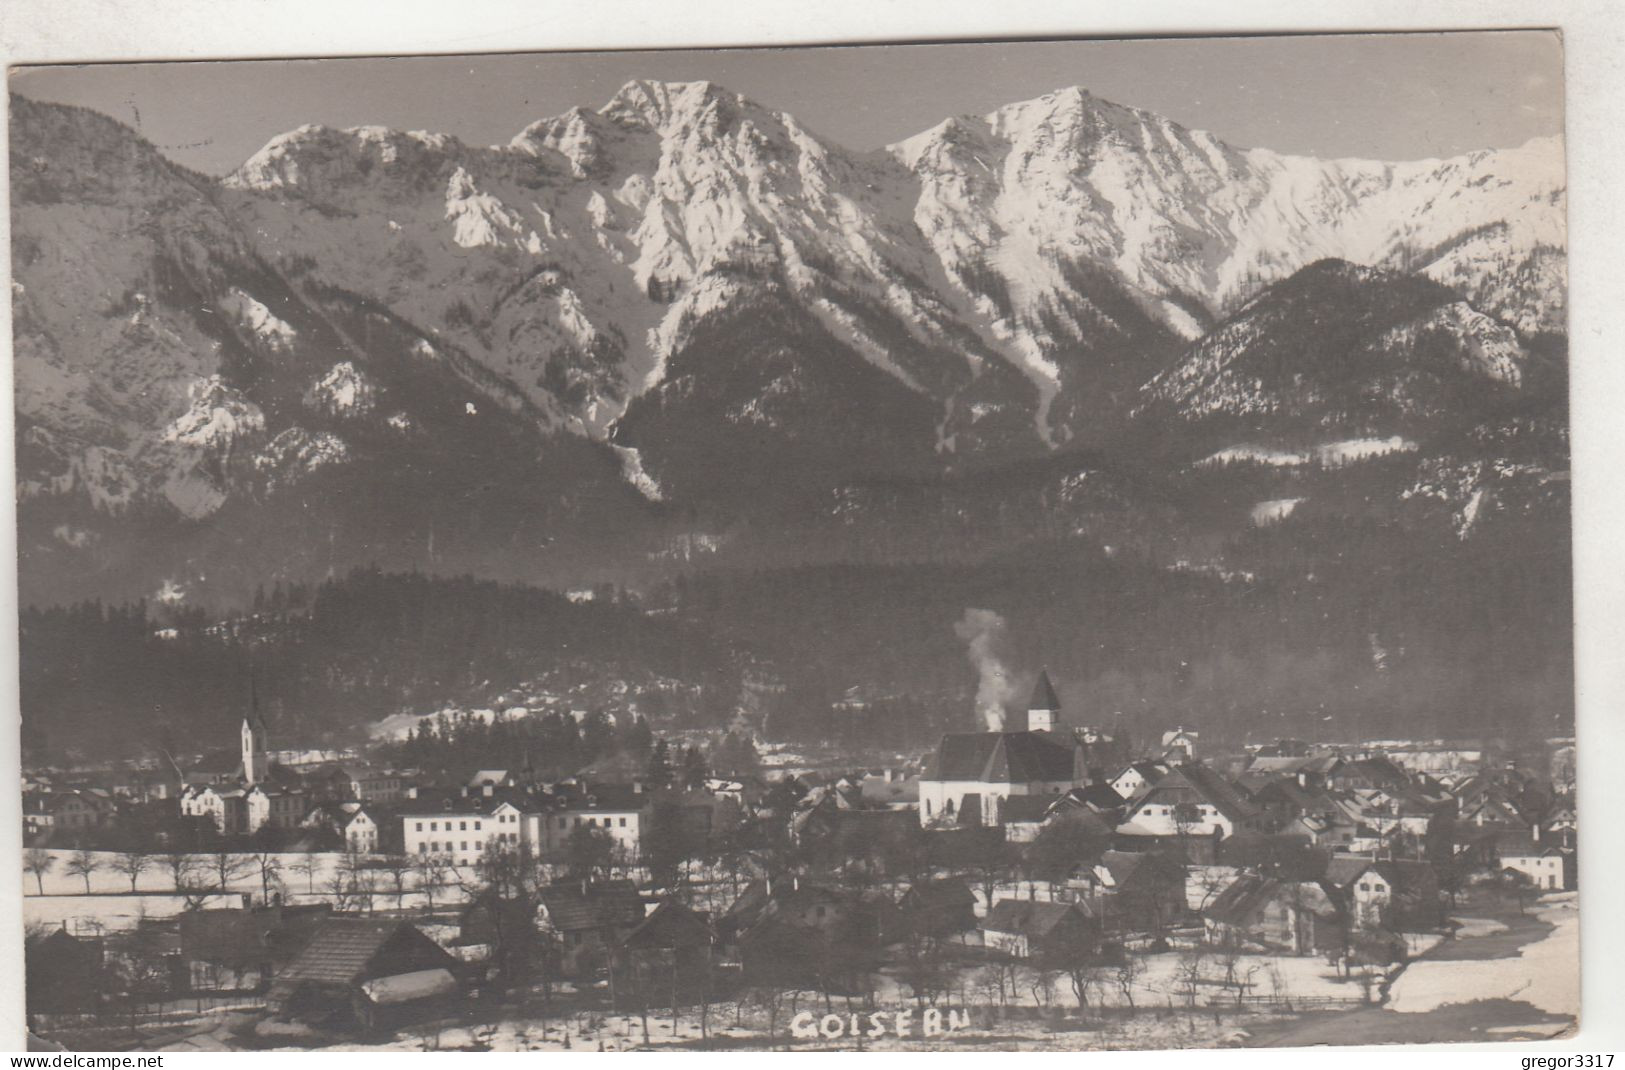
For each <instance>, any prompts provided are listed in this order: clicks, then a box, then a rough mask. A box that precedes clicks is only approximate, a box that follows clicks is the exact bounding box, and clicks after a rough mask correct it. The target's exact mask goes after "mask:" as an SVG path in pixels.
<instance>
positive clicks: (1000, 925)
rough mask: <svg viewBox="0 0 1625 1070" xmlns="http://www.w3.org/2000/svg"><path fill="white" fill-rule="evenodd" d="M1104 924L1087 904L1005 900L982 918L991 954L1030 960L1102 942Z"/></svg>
mask: <svg viewBox="0 0 1625 1070" xmlns="http://www.w3.org/2000/svg"><path fill="white" fill-rule="evenodd" d="M1099 934H1100V923H1099V919H1098V918H1096V917H1095V916H1094V914H1093V913H1092V912H1091V911H1090V909H1089V908H1088V906H1086V905H1085V904H1083V903H1076V902H1075V903H1054V902H1045V901H1043V900H1036V899H1001V900H999V901H998V902H996V903H994V904H993V909H991V910H989V911H988V912H987V917H985V918H983V919H982V945H983V946H984V947H986V948H987V950H988V951H989V952H990V953H994V954H1004V955H1008V956H1010V957H1011V958H1017V959H1030V958H1038V957H1041V956H1043V955H1045V954H1049V953H1055V952H1059V951H1062V950H1063V949H1069V948H1087V947H1090V946H1093V945H1095V944H1097V943H1098V942H1099Z"/></svg>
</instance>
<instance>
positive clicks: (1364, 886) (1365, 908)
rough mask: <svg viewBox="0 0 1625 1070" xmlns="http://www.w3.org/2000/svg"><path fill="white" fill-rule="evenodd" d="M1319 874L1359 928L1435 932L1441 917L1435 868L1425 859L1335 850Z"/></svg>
mask: <svg viewBox="0 0 1625 1070" xmlns="http://www.w3.org/2000/svg"><path fill="white" fill-rule="evenodd" d="M1324 880H1325V881H1326V883H1327V884H1329V885H1331V886H1333V887H1335V888H1336V889H1338V891H1339V892H1340V893H1341V895H1342V898H1343V902H1344V904H1345V905H1346V906H1347V908H1348V911H1349V916H1350V919H1351V920H1352V921H1353V922H1354V924H1355V925H1357V926H1359V927H1361V928H1363V929H1376V928H1385V929H1389V930H1391V931H1393V932H1436V931H1437V930H1438V929H1439V927H1440V926H1441V925H1442V924H1443V923H1444V915H1445V910H1444V903H1443V901H1442V900H1441V899H1440V897H1439V877H1438V871H1437V870H1435V869H1434V868H1433V866H1432V865H1431V864H1430V863H1427V862H1415V861H1409V860H1404V859H1386V858H1385V859H1372V858H1358V857H1355V856H1344V855H1334V856H1333V857H1332V860H1331V861H1330V862H1329V863H1327V866H1326V876H1325V878H1324Z"/></svg>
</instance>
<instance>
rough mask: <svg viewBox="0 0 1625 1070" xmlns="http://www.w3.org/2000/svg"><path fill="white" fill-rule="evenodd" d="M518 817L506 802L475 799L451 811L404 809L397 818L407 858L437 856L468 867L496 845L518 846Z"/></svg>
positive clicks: (515, 810) (515, 809) (511, 806)
mask: <svg viewBox="0 0 1625 1070" xmlns="http://www.w3.org/2000/svg"><path fill="white" fill-rule="evenodd" d="M482 802H483V805H482ZM521 816H522V815H521V814H520V812H519V808H518V807H516V806H514V805H513V804H512V803H510V802H499V803H496V804H495V805H492V804H491V803H490V802H489V800H478V799H470V800H467V805H465V806H459V807H456V808H453V809H440V810H432V809H428V808H425V809H423V810H412V809H410V808H408V809H406V810H405V811H403V812H402V814H401V831H402V842H403V843H404V844H405V849H406V853H407V854H408V855H438V856H440V857H442V858H446V859H449V860H450V861H451V862H452V863H453V864H454V865H459V866H471V865H473V864H474V863H476V862H478V861H479V860H480V859H481V858H483V857H484V855H485V852H486V851H488V850H492V849H493V848H495V847H496V846H497V845H499V844H517V843H519V837H520V834H521V821H520V818H521Z"/></svg>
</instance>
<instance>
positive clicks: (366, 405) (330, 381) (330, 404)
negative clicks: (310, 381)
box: [306, 360, 375, 416]
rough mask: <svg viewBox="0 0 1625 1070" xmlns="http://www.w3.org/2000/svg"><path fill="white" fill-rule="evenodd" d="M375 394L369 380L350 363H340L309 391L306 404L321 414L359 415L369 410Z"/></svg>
mask: <svg viewBox="0 0 1625 1070" xmlns="http://www.w3.org/2000/svg"><path fill="white" fill-rule="evenodd" d="M374 393H375V390H374V388H373V385H372V380H370V379H368V378H367V377H366V375H365V374H363V373H362V372H361V371H359V370H358V369H357V368H356V366H355V365H354V364H352V363H351V362H350V361H347V360H341V361H339V362H338V363H337V364H335V365H333V367H332V368H331V369H330V370H329V371H328V373H327V374H326V375H324V376H322V377H321V378H320V379H318V380H317V381H316V383H315V385H314V386H312V387H311V388H310V393H309V394H308V395H307V397H306V401H307V402H308V403H309V404H310V405H311V406H312V407H313V408H315V409H318V410H320V411H323V412H329V413H333V414H335V415H339V414H342V415H347V416H360V415H362V414H364V413H367V412H370V411H372V407H373V397H374Z"/></svg>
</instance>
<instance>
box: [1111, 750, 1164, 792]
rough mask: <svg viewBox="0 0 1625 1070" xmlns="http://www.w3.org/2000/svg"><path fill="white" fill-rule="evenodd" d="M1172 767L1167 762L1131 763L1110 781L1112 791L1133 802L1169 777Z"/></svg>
mask: <svg viewBox="0 0 1625 1070" xmlns="http://www.w3.org/2000/svg"><path fill="white" fill-rule="evenodd" d="M1170 768H1171V767H1170V766H1169V765H1168V763H1166V762H1158V761H1148V760H1147V761H1138V762H1130V763H1129V764H1128V765H1126V766H1124V767H1123V768H1122V769H1120V770H1118V772H1117V775H1116V776H1114V777H1112V779H1111V780H1110V781H1109V783H1110V785H1111V789H1112V790H1113V791H1115V792H1117V794H1118V795H1120V796H1122V797H1123V798H1124V799H1126V800H1128V801H1129V802H1133V801H1134V800H1135V799H1138V798H1139V797H1140V796H1141V795H1144V794H1145V793H1146V792H1147V791H1149V790H1151V787H1152V785H1154V784H1156V782H1157V781H1159V780H1161V779H1162V778H1163V777H1165V776H1167V775H1168V770H1169V769H1170Z"/></svg>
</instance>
